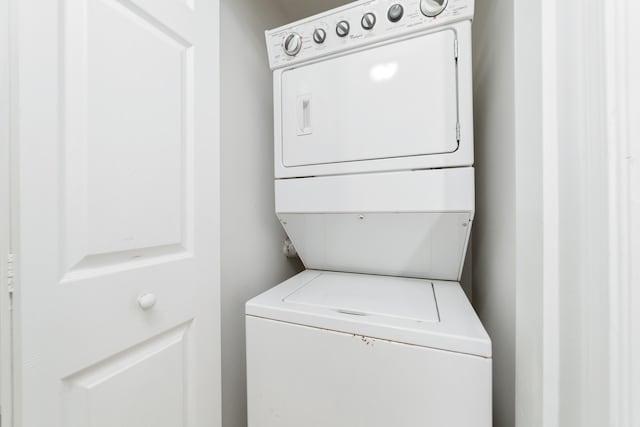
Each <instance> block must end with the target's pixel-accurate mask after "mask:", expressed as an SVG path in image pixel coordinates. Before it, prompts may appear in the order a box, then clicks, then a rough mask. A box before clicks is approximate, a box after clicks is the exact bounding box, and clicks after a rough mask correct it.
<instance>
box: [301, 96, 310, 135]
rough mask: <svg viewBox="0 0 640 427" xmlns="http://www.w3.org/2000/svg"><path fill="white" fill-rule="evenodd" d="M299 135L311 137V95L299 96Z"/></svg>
mask: <svg viewBox="0 0 640 427" xmlns="http://www.w3.org/2000/svg"><path fill="white" fill-rule="evenodd" d="M297 110H298V135H299V136H301V135H310V134H311V133H313V129H312V127H311V94H307V95H300V96H298V108H297Z"/></svg>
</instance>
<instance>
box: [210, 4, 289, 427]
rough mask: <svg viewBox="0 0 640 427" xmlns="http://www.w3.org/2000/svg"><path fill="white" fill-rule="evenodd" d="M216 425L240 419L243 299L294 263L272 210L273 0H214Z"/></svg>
mask: <svg viewBox="0 0 640 427" xmlns="http://www.w3.org/2000/svg"><path fill="white" fill-rule="evenodd" d="M221 3H222V4H221V19H220V22H221V79H222V81H221V90H222V100H221V110H222V117H221V119H222V120H221V123H222V129H221V132H222V140H221V141H222V142H221V144H222V146H221V158H222V169H221V174H222V176H221V183H222V184H221V185H222V202H221V206H222V212H221V222H222V223H221V227H222V233H221V236H222V241H221V245H222V247H221V256H222V260H221V261H222V393H223V394H222V425H223V426H224V427H244V426H246V387H245V384H246V380H245V334H244V303H245V302H246V301H247V300H249V299H250V298H252V297H253V296H255V295H258V294H260V293H261V292H263V291H265V290H267V289H268V288H270V287H272V286H273V285H276V284H278V283H279V282H280V281H282V280H284V279H286V278H288V277H290V276H292V275H293V274H294V273H296V272H297V271H298V270H299V269H300V268H301V266H300V265H299V264H297V263H295V262H292V261H290V260H288V259H286V258H285V257H284V256H283V255H282V253H281V246H282V241H283V239H284V237H285V235H284V233H283V231H282V227H281V226H280V224H279V222H278V221H277V219H276V217H275V214H274V194H273V191H274V190H273V103H272V80H271V72H270V70H269V67H268V63H267V56H266V50H265V43H264V30H266V29H269V28H272V27H275V26H279V25H282V24H285V23H286V22H287V19H286V18H285V16H284V14H283V13H282V11H281V10H280V8H279V7H278V6H277V5H276V3H275V2H274V1H272V0H222V2H221Z"/></svg>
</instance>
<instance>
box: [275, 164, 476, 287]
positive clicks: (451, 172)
mask: <svg viewBox="0 0 640 427" xmlns="http://www.w3.org/2000/svg"><path fill="white" fill-rule="evenodd" d="M473 183H474V181H473V169H472V168H460V169H447V170H429V171H412V172H395V173H378V174H361V175H345V176H330V177H317V178H305V179H288V180H278V181H276V212H277V214H278V218H279V219H280V222H281V224H282V226H283V227H284V229H285V230H286V231H287V235H288V236H289V238H290V239H291V240H292V242H293V244H294V246H295V247H296V250H297V251H298V254H299V255H300V257H301V259H302V261H303V262H304V264H305V266H306V267H307V268H312V269H320V270H334V271H346V272H355V273H370V274H384V275H392V276H404V277H421V278H429V279H439V280H454V281H457V280H459V279H460V277H461V274H462V267H463V264H464V256H465V254H466V247H467V243H468V241H469V236H470V231H471V225H472V220H473V216H474V211H475V209H474V192H473V188H474V185H473Z"/></svg>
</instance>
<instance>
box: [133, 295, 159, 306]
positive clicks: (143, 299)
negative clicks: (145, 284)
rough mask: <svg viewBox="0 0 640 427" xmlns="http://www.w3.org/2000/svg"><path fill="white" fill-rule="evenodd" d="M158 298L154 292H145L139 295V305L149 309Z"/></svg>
mask: <svg viewBox="0 0 640 427" xmlns="http://www.w3.org/2000/svg"><path fill="white" fill-rule="evenodd" d="M157 300H158V299H157V298H156V296H155V295H154V294H144V295H140V296H139V297H138V305H139V306H140V308H141V309H143V310H149V309H150V308H151V307H153V306H154V305H156V301H157Z"/></svg>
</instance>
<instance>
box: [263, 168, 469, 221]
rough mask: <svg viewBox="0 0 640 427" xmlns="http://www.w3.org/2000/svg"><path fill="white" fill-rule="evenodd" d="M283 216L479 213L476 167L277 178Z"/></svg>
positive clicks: (279, 202)
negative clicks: (284, 214) (360, 213)
mask: <svg viewBox="0 0 640 427" xmlns="http://www.w3.org/2000/svg"><path fill="white" fill-rule="evenodd" d="M275 191H276V212H277V213H305V212H307V213H321V212H325V213H328V212H332V213H340V212H352V213H358V212H468V213H470V215H471V217H473V215H474V212H475V191H474V170H473V168H456V169H438V170H422V171H405V172H391V173H374V174H358V175H342V176H325V177H316V178H305V179H280V180H276V190H275Z"/></svg>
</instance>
